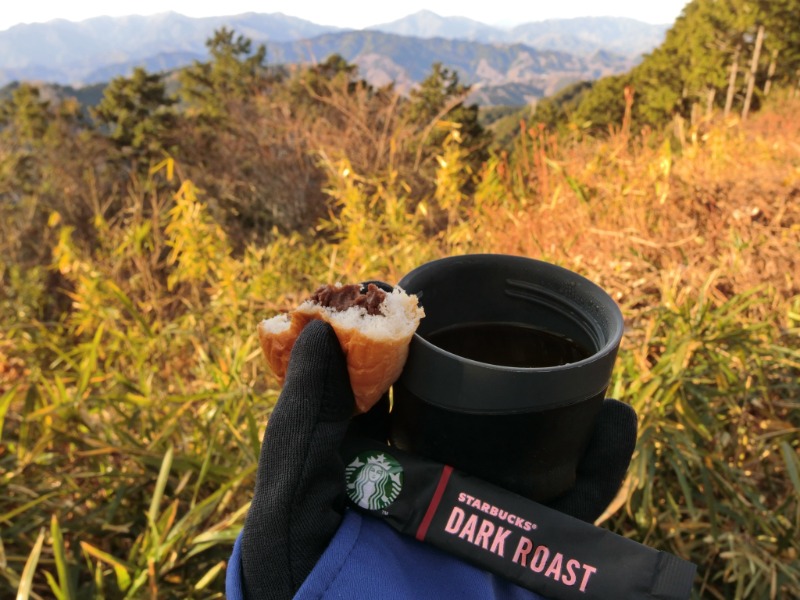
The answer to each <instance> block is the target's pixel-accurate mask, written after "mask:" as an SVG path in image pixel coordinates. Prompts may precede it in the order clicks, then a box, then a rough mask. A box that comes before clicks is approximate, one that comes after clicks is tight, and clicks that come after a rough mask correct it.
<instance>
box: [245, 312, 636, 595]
mask: <svg viewBox="0 0 800 600" xmlns="http://www.w3.org/2000/svg"><path fill="white" fill-rule="evenodd" d="M353 407H354V400H353V395H352V392H351V390H350V384H349V378H348V375H347V368H346V363H345V359H344V356H343V354H342V352H341V349H340V347H339V343H338V341H337V339H336V335H335V334H334V333H333V330H332V329H331V328H330V326H329V325H327V324H325V323H322V322H320V321H314V322H312V323H310V324H309V325H308V326H306V328H305V330H304V331H303V332H302V333H301V335H300V337H299V338H298V340H297V342H296V343H295V347H294V349H293V350H292V356H291V360H290V363H289V369H288V372H287V375H286V382H285V385H284V388H283V391H282V393H281V395H280V398H279V400H278V403H277V405H276V407H275V410H274V411H273V413H272V416H271V417H270V420H269V425H268V427H267V430H266V434H265V436H264V441H263V445H262V448H261V456H260V458H259V466H258V474H257V479H256V488H255V493H254V496H253V501H252V505H251V507H250V512H249V513H248V515H247V519H246V522H245V525H244V529H243V531H242V537H241V553H242V569H243V576H242V578H243V580H244V588H245V595H246V597H247V599H248V600H261V599H269V598H276V599H285V598H291V597H292V596H293V595H294V594H295V592H296V591H297V590H298V589H299V587H300V586H301V584H302V583H303V581H304V580H305V579H306V577H307V576H308V575H309V573H310V572H311V570H312V569H313V567H314V565H315V564H316V562H317V561H318V559H319V558H320V556H321V555H322V553H323V552H324V550H325V548H326V546H327V545H328V543H329V541H330V540H331V538H332V537H333V536H334V534H335V533H336V531H337V529H338V527H339V524H340V523H341V520H342V517H343V514H344V508H345V504H346V501H345V499H346V494H345V487H344V486H345V484H344V481H345V479H344V464H343V463H342V460H341V459H340V457H339V453H338V448H339V446H340V444H341V442H342V440H343V439H344V436H345V434H346V433H347V431H348V428H349V427H350V426H351V417H352V414H353ZM376 408H378V410H375V409H373V411H374V412H373V411H371V413H372V414H370V413H368V414H367V415H363V416H360V417H357V418H356V419H354V420H353V421H355V424H356V425H357V426H360V427H362V428H363V427H364V422H365V421H370V419H372V420H373V421H374V422H370V423H368V424H367V425H366V428H367V429H368V430H372V431H373V432H374V431H375V429H376V427H377V428H378V429H380V428H381V427H382V425H383V424H382V418H381V414H380V412H379V411H380V408H379V407H376ZM384 410H385V408H384ZM376 423H377V424H376ZM361 433H363V431H362V432H361ZM635 443H636V414H635V413H634V411H633V409H631V408H630V407H629V406H627V405H625V404H622V403H621V402H617V401H615V400H606V401H605V403H604V404H603V408H602V410H601V412H600V415H599V417H598V419H597V425H596V428H595V430H594V434H593V437H592V439H591V441H590V443H589V446H588V448H587V451H586V454H585V457H584V459H583V460H582V462H581V463H580V464H579V467H578V473H577V483H576V486H575V487H574V488H573V490H571V491H570V492H568V493H567V494H566V495H564V496H562V497H561V498H559V499H558V500H557V501H556V502H554V503H551V504H550V506H552V507H553V508H555V509H557V510H560V511H562V512H565V513H567V514H570V515H572V516H574V517H577V518H580V519H583V520H585V521H593V520H594V519H595V518H597V517H598V516H599V515H600V514H601V513H602V511H603V510H604V509H605V508H606V507H607V506H608V504H609V503H610V502H611V500H612V499H613V498H614V496H615V495H616V493H617V491H618V489H619V486H620V485H621V483H622V480H623V478H624V476H625V472H626V470H627V468H628V464H629V462H630V458H631V455H632V453H633V449H634V445H635Z"/></svg>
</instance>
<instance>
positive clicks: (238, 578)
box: [225, 511, 545, 600]
mask: <svg viewBox="0 0 800 600" xmlns="http://www.w3.org/2000/svg"><path fill="white" fill-rule="evenodd" d="M240 541H241V536H240V537H239V538H238V539H237V540H236V543H235V544H234V547H233V554H232V555H231V559H230V561H229V563H228V570H227V575H226V590H225V591H226V594H227V597H228V600H245V598H244V592H243V587H242V568H241V543H240ZM312 598H313V599H320V598H322V599H333V598H348V599H352V600H361V599H364V600H367V599H369V600H374V599H375V598H380V599H382V600H407V599H408V598H420V599H423V600H424V599H426V598H464V599H467V600H468V599H472V598H474V599H475V600H492V599H494V600H545V599H544V598H542V597H541V596H539V595H538V594H535V593H534V592H531V591H529V590H526V589H524V588H521V587H519V586H517V585H514V584H513V583H511V582H509V581H506V580H505V579H502V578H500V577H497V576H496V575H492V574H491V573H487V572H485V571H482V570H480V569H478V568H476V567H473V566H471V565H468V564H466V563H464V562H462V561H460V560H459V559H457V558H455V557H452V556H450V555H449V554H446V553H444V552H442V551H440V550H438V549H436V548H434V547H432V546H429V545H427V544H423V543H421V542H418V541H417V540H415V539H413V538H411V537H409V536H405V535H402V534H400V533H398V532H396V531H395V530H394V529H392V528H391V527H389V526H388V525H386V524H385V523H383V522H382V521H380V520H378V519H375V518H372V517H368V516H362V515H361V514H359V513H356V512H354V511H347V513H346V514H345V518H344V520H343V521H342V524H341V526H340V527H339V530H338V531H337V532H336V535H335V536H334V537H333V539H332V540H331V543H330V544H329V545H328V548H327V549H326V550H325V552H324V553H323V555H322V557H321V558H320V560H319V562H317V564H316V566H315V567H314V569H313V570H312V571H311V573H310V575H309V576H308V578H307V579H306V581H305V582H304V583H303V585H302V586H301V587H300V589H299V590H298V592H297V594H296V595H295V599H296V600H311V599H312ZM247 600H258V599H256V598H248V599H247Z"/></svg>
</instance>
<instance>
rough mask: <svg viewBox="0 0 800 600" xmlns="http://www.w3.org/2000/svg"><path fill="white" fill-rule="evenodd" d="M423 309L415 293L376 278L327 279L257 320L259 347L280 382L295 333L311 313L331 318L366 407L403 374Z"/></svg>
mask: <svg viewBox="0 0 800 600" xmlns="http://www.w3.org/2000/svg"><path fill="white" fill-rule="evenodd" d="M424 316H425V311H424V310H423V309H422V307H421V306H419V305H418V303H417V297H416V296H414V295H409V294H406V293H405V292H404V291H403V290H401V289H400V288H397V287H395V288H394V290H393V291H392V292H385V291H383V290H382V289H380V288H379V287H378V286H376V285H375V284H372V283H370V284H368V285H367V286H366V289H365V288H364V287H363V286H361V285H358V284H352V285H340V284H336V285H324V286H322V287H320V288H319V289H318V290H317V291H316V292H314V294H313V295H312V296H311V297H310V298H309V299H307V300H305V301H304V302H303V303H302V304H300V306H298V307H297V308H296V309H294V310H292V311H290V312H288V313H284V314H280V315H277V316H275V317H273V318H271V319H266V320H264V321H262V322H261V323H259V325H258V338H259V341H260V342H261V349H262V350H263V351H264V356H266V358H267V362H268V363H269V366H270V368H271V369H272V371H273V372H274V373H275V375H277V377H278V378H279V380H280V382H281V384H283V380H284V377H285V376H286V369H287V367H288V365H289V356H290V355H291V352H292V347H293V346H294V342H295V340H297V336H299V335H300V332H301V331H302V330H303V328H304V327H305V326H306V325H307V324H308V323H309V322H310V321H311V320H313V319H322V320H323V321H326V322H327V323H329V324H330V325H331V326H332V327H333V330H334V332H335V333H336V337H337V338H338V339H339V344H340V345H341V347H342V351H343V352H344V355H345V358H346V360H347V370H348V373H349V375H350V385H351V387H352V388H353V396H354V397H355V402H356V411H357V412H360V413H364V412H367V411H368V410H369V409H370V408H372V406H373V405H374V404H375V403H376V402H377V401H378V400H379V399H380V397H381V396H382V395H383V394H384V393H385V392H386V391H387V390H388V389H389V387H390V386H391V385H392V384H393V383H394V382H395V381H396V380H397V378H398V377H399V376H400V372H401V371H402V370H403V365H405V362H406V358H407V357H408V345H409V343H410V342H411V338H412V337H413V336H414V332H415V331H416V330H417V327H418V326H419V322H420V319H422V317H424Z"/></svg>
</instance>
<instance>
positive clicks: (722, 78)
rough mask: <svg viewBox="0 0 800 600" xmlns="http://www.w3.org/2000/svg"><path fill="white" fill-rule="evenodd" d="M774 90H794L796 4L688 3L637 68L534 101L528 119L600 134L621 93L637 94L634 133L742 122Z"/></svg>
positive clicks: (789, 0) (799, 12) (799, 42)
mask: <svg viewBox="0 0 800 600" xmlns="http://www.w3.org/2000/svg"><path fill="white" fill-rule="evenodd" d="M776 87H783V88H790V89H794V90H797V91H800V3H799V2H797V0H763V1H751V0H695V1H694V2H690V3H689V4H687V5H686V8H685V9H684V10H683V12H682V14H681V15H680V16H679V17H678V19H677V20H676V22H675V24H674V25H673V26H672V28H671V29H670V30H669V31H668V32H667V36H666V39H665V41H664V43H663V44H661V46H659V47H658V48H656V49H655V50H654V51H653V52H651V53H650V54H648V55H646V56H645V58H644V60H643V61H642V62H641V64H639V65H638V66H636V67H635V68H633V69H632V70H630V71H629V72H628V73H625V74H622V75H617V76H614V77H605V78H603V79H600V80H598V81H597V82H579V83H576V84H573V85H571V86H568V87H567V88H565V89H563V90H561V91H560V92H559V93H558V94H556V95H555V96H553V97H551V98H548V99H545V100H543V101H542V102H541V103H539V105H538V106H537V109H536V116H535V118H536V120H538V121H540V122H543V123H547V124H548V126H551V127H559V128H562V129H563V128H565V127H568V126H570V124H571V125H572V126H573V127H574V126H578V127H582V128H590V129H593V130H595V131H598V130H599V131H604V130H607V128H608V127H609V125H612V124H615V123H619V122H620V121H621V120H622V117H623V115H624V114H625V111H626V110H631V108H630V107H627V109H626V106H627V103H626V100H625V96H626V93H625V90H627V91H628V92H627V93H628V94H629V95H631V96H635V97H636V102H635V104H634V106H633V109H632V110H631V119H632V124H633V126H634V127H635V128H637V129H639V128H641V127H644V126H651V127H652V126H663V125H664V124H665V123H667V122H669V121H670V120H672V119H674V118H675V117H676V116H680V117H681V118H683V119H687V120H690V119H691V120H697V119H699V118H700V117H701V116H702V115H709V114H711V113H712V112H713V111H715V110H719V111H722V112H723V114H724V115H726V116H727V115H729V114H731V113H733V114H739V115H741V116H742V117H743V118H746V117H747V115H748V113H749V112H750V111H751V110H757V109H758V107H759V106H760V105H761V103H762V102H764V101H765V100H766V99H767V97H768V96H769V94H770V92H771V91H772V90H773V89H775V88H776Z"/></svg>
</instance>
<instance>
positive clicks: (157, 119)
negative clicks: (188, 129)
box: [92, 67, 177, 166]
mask: <svg viewBox="0 0 800 600" xmlns="http://www.w3.org/2000/svg"><path fill="white" fill-rule="evenodd" d="M175 102H176V100H175V99H174V98H172V97H170V96H168V95H167V92H166V87H165V85H164V82H163V80H162V78H161V76H160V75H158V74H149V73H147V72H146V71H145V70H144V69H142V68H140V67H137V68H136V69H134V71H133V75H132V76H131V77H130V78H126V77H117V78H116V79H113V80H112V81H111V83H110V84H109V85H108V87H107V88H106V89H105V92H104V93H103V99H102V100H101V101H100V103H99V104H98V105H97V106H96V107H95V108H94V110H93V111H92V116H93V117H94V119H95V120H96V121H97V123H98V124H100V125H101V127H103V128H105V129H106V130H107V133H108V136H109V137H110V139H111V140H112V141H113V142H114V143H115V145H116V146H117V148H119V149H120V150H121V151H122V152H123V154H125V155H126V156H132V157H134V158H138V159H143V162H144V163H147V162H148V161H149V160H153V159H161V158H163V153H164V152H165V151H170V150H171V149H172V147H173V145H174V140H173V136H174V129H175V126H176V119H177V117H176V113H175V110H174V108H173V105H174V104H175ZM145 166H146V164H145Z"/></svg>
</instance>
